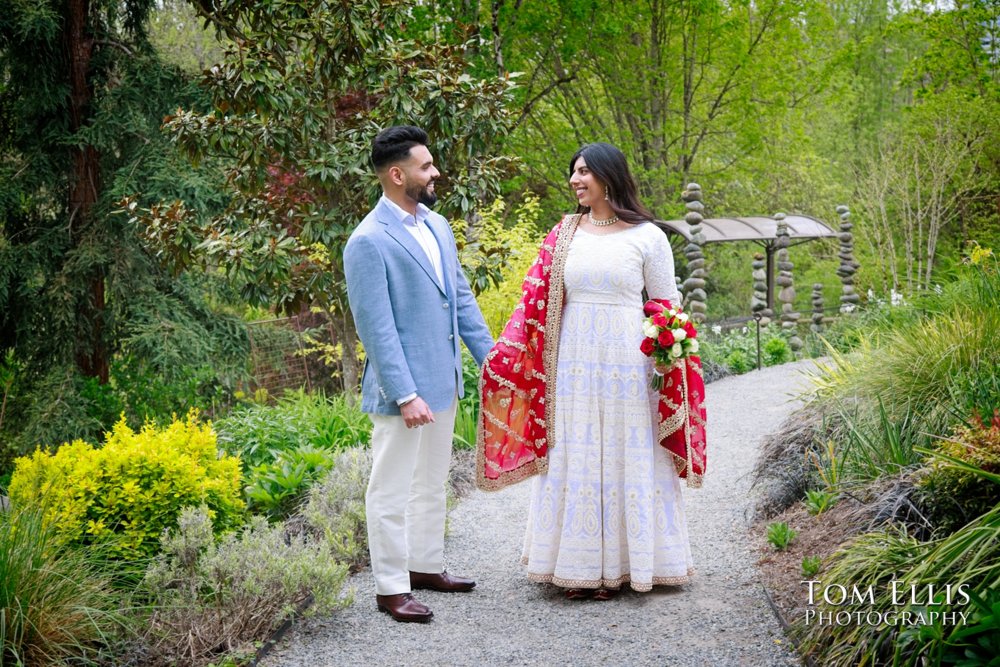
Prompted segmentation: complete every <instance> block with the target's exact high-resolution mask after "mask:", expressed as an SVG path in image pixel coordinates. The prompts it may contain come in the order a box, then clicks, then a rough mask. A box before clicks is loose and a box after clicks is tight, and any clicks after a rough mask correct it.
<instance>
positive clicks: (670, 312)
mask: <svg viewBox="0 0 1000 667" xmlns="http://www.w3.org/2000/svg"><path fill="white" fill-rule="evenodd" d="M642 310H643V312H644V313H645V314H646V319H645V320H643V323H642V333H643V335H645V338H643V339H642V344H641V345H640V346H639V349H641V350H642V353H643V354H645V355H646V356H647V357H652V358H653V360H654V361H655V362H656V365H657V366H658V367H665V366H671V365H673V364H674V362H676V361H677V360H678V359H682V358H684V357H688V356H691V355H695V354H697V353H698V341H697V336H698V331H697V330H696V329H695V328H694V324H693V323H692V322H691V320H690V318H689V317H688V314H687V313H685V312H684V311H682V310H681V308H680V306H674V305H673V304H671V303H670V302H669V301H667V300H666V299H650V300H649V301H647V302H646V304H645V305H644V306H643V307H642ZM652 385H653V389H656V390H657V391H659V390H660V389H662V388H663V373H662V372H660V370H659V368H658V369H657V370H656V371H654V373H653V382H652Z"/></svg>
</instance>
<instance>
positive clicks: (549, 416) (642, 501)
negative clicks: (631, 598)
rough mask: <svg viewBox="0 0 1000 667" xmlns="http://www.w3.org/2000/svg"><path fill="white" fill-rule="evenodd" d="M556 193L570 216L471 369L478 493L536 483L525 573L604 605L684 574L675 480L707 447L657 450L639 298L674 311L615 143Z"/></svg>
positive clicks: (656, 406)
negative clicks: (571, 201) (475, 389)
mask: <svg viewBox="0 0 1000 667" xmlns="http://www.w3.org/2000/svg"><path fill="white" fill-rule="evenodd" d="M569 182H570V187H571V188H572V189H573V191H574V193H575V194H576V197H577V201H578V204H579V205H578V207H577V214H576V215H571V216H566V217H565V218H563V220H562V221H561V222H560V223H559V225H557V226H556V228H555V229H553V230H552V232H550V233H549V235H548V237H547V238H546V240H545V242H544V243H543V244H542V248H541V250H540V251H539V257H538V259H537V260H536V262H535V264H534V265H533V266H532V268H531V270H530V271H529V273H528V276H527V277H526V278H525V282H524V297H523V298H522V301H521V303H520V304H519V305H518V307H517V309H516V310H515V311H514V314H513V315H512V316H511V321H510V322H509V323H508V325H507V327H506V328H505V330H504V333H503V335H502V336H501V338H500V340H499V341H498V343H497V345H496V346H495V347H494V348H493V350H492V351H491V352H490V354H489V355H487V358H486V362H485V364H484V366H483V377H482V380H481V382H480V389H481V393H482V397H481V398H482V416H481V418H480V433H479V450H478V467H479V469H478V475H477V482H478V483H479V486H480V487H481V488H484V489H496V488H501V487H503V486H505V485H507V484H510V483H512V482H516V481H519V480H521V479H524V478H525V477H528V476H530V475H534V474H537V475H538V477H537V478H536V479H535V480H534V483H533V486H532V491H531V509H530V511H529V517H528V526H527V531H526V534H525V540H524V550H523V554H522V562H523V563H525V564H526V566H527V572H528V577H529V578H530V579H531V580H533V581H538V582H550V583H553V584H556V585H557V586H561V587H563V588H565V589H566V591H565V594H566V596H567V597H569V598H570V599H582V598H588V597H593V598H595V599H599V600H607V599H610V598H612V597H614V595H615V593H616V592H617V591H618V589H619V588H620V586H621V585H622V584H623V583H625V582H629V583H630V585H631V587H632V588H633V589H634V590H636V591H648V590H650V589H651V588H652V586H653V585H654V584H671V585H676V584H682V583H685V582H686V581H687V580H688V577H689V576H690V575H691V574H692V573H693V569H692V561H691V550H690V546H689V543H688V533H687V525H686V520H685V516H684V508H683V503H682V498H681V487H680V481H679V476H678V472H680V474H681V475H682V476H685V477H687V479H688V483H689V484H690V485H693V486H696V485H698V483H699V482H700V479H701V473H702V471H703V469H704V451H703V449H700V448H699V446H695V447H691V446H690V442H691V439H690V438H688V446H687V447H686V451H687V453H686V455H685V454H684V453H683V452H684V450H683V449H682V450H681V451H682V454H681V456H673V455H672V454H671V453H670V452H668V451H667V450H666V449H664V448H663V447H661V446H659V443H660V442H661V441H662V440H663V438H664V435H665V430H664V426H665V425H664V421H665V420H664V419H662V417H661V415H662V414H663V413H664V410H662V409H661V401H660V396H658V394H657V393H656V392H654V391H653V390H652V389H651V388H650V380H651V376H652V373H653V365H652V361H651V360H650V359H649V358H648V357H647V356H645V355H644V354H643V353H642V352H641V351H640V343H641V341H642V339H643V333H642V329H641V325H642V321H643V318H644V315H643V300H644V297H643V291H644V290H645V291H646V293H647V295H648V298H659V299H668V300H670V301H671V302H673V303H678V304H679V302H680V294H679V293H678V290H677V285H676V283H675V281H674V266H673V256H672V254H671V250H670V245H669V243H668V242H667V239H666V236H665V235H664V234H663V232H662V231H660V230H659V229H658V228H657V227H656V226H655V225H654V224H652V222H650V221H651V220H652V218H653V215H652V214H651V213H650V212H649V211H648V210H647V209H646V208H645V207H644V206H643V205H642V203H641V202H640V201H639V198H638V195H637V192H636V190H637V188H636V185H635V181H634V179H633V178H632V175H631V174H630V173H629V170H628V165H627V164H626V162H625V156H624V155H623V154H622V152H621V151H619V150H618V149H617V148H615V147H614V146H611V145H609V144H605V143H594V144H588V145H586V146H584V147H582V148H581V149H580V150H579V151H577V153H576V154H575V155H574V156H573V158H572V160H570V174H569ZM548 369H555V373H554V378H553V373H552V372H550V371H548ZM547 371H548V372H547ZM697 401H698V403H699V404H698V405H696V406H695V412H696V413H698V414H699V415H702V414H703V413H702V412H700V410H701V406H700V396H699V397H697ZM667 421H670V420H667ZM672 421H674V422H677V421H679V420H672ZM703 425H704V422H703V421H702V422H701V424H700V426H701V427H703ZM674 428H675V430H676V428H677V427H676V426H675V427H674ZM701 434H702V438H701V441H702V442H703V430H702V431H701ZM695 444H696V445H698V444H699V443H695Z"/></svg>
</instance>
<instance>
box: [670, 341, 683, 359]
mask: <svg viewBox="0 0 1000 667" xmlns="http://www.w3.org/2000/svg"><path fill="white" fill-rule="evenodd" d="M683 353H684V351H683V350H682V349H681V344H680V343H674V344H673V346H672V347H671V348H670V354H671V355H673V356H675V357H680V356H681V355H682V354H683Z"/></svg>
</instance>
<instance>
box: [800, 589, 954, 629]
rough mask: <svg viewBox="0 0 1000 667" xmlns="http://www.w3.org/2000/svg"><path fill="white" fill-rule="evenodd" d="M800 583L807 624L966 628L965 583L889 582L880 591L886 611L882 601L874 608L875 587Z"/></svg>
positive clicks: (876, 597)
mask: <svg viewBox="0 0 1000 667" xmlns="http://www.w3.org/2000/svg"><path fill="white" fill-rule="evenodd" d="M801 583H802V585H803V587H805V592H806V602H807V604H808V608H807V609H806V611H805V623H806V625H814V624H815V625H862V624H863V625H872V626H878V625H934V624H936V623H941V624H942V625H958V624H961V625H965V622H966V618H967V617H968V615H969V612H967V611H965V610H963V609H962V608H963V607H964V606H965V605H967V604H969V602H970V601H971V598H970V597H969V594H968V592H967V589H968V584H959V585H957V586H954V585H952V584H947V585H945V586H935V585H934V584H927V585H923V586H920V585H916V584H912V585H911V584H904V583H903V582H901V581H896V580H892V581H890V582H887V583H886V584H885V588H884V589H883V590H882V591H881V593H883V594H884V595H885V596H886V597H887V599H888V601H889V603H890V608H889V609H886V608H885V604H884V601H883V600H880V601H879V604H878V605H877V606H876V600H877V599H879V598H882V596H881V595H879V592H880V591H879V590H878V589H877V587H875V586H865V587H859V586H857V585H854V584H851V585H847V586H845V585H842V584H832V583H831V584H827V583H824V582H822V581H820V580H808V581H803V582H801ZM820 605H823V606H822V608H820ZM838 607H840V608H841V609H838ZM943 608H947V609H949V610H950V611H949V610H946V609H943Z"/></svg>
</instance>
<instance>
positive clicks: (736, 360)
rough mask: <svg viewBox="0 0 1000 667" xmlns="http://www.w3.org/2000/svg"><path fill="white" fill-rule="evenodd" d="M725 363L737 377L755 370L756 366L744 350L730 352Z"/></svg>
mask: <svg viewBox="0 0 1000 667" xmlns="http://www.w3.org/2000/svg"><path fill="white" fill-rule="evenodd" d="M724 363H725V364H726V366H727V367H729V370H730V371H732V372H733V374H735V375H742V374H743V373H746V372H748V371H750V370H752V369H753V368H755V364H754V363H753V362H751V361H750V356H749V355H748V354H747V353H746V352H744V351H743V350H733V351H732V352H730V353H729V355H728V356H727V357H726V359H725V362H724Z"/></svg>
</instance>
